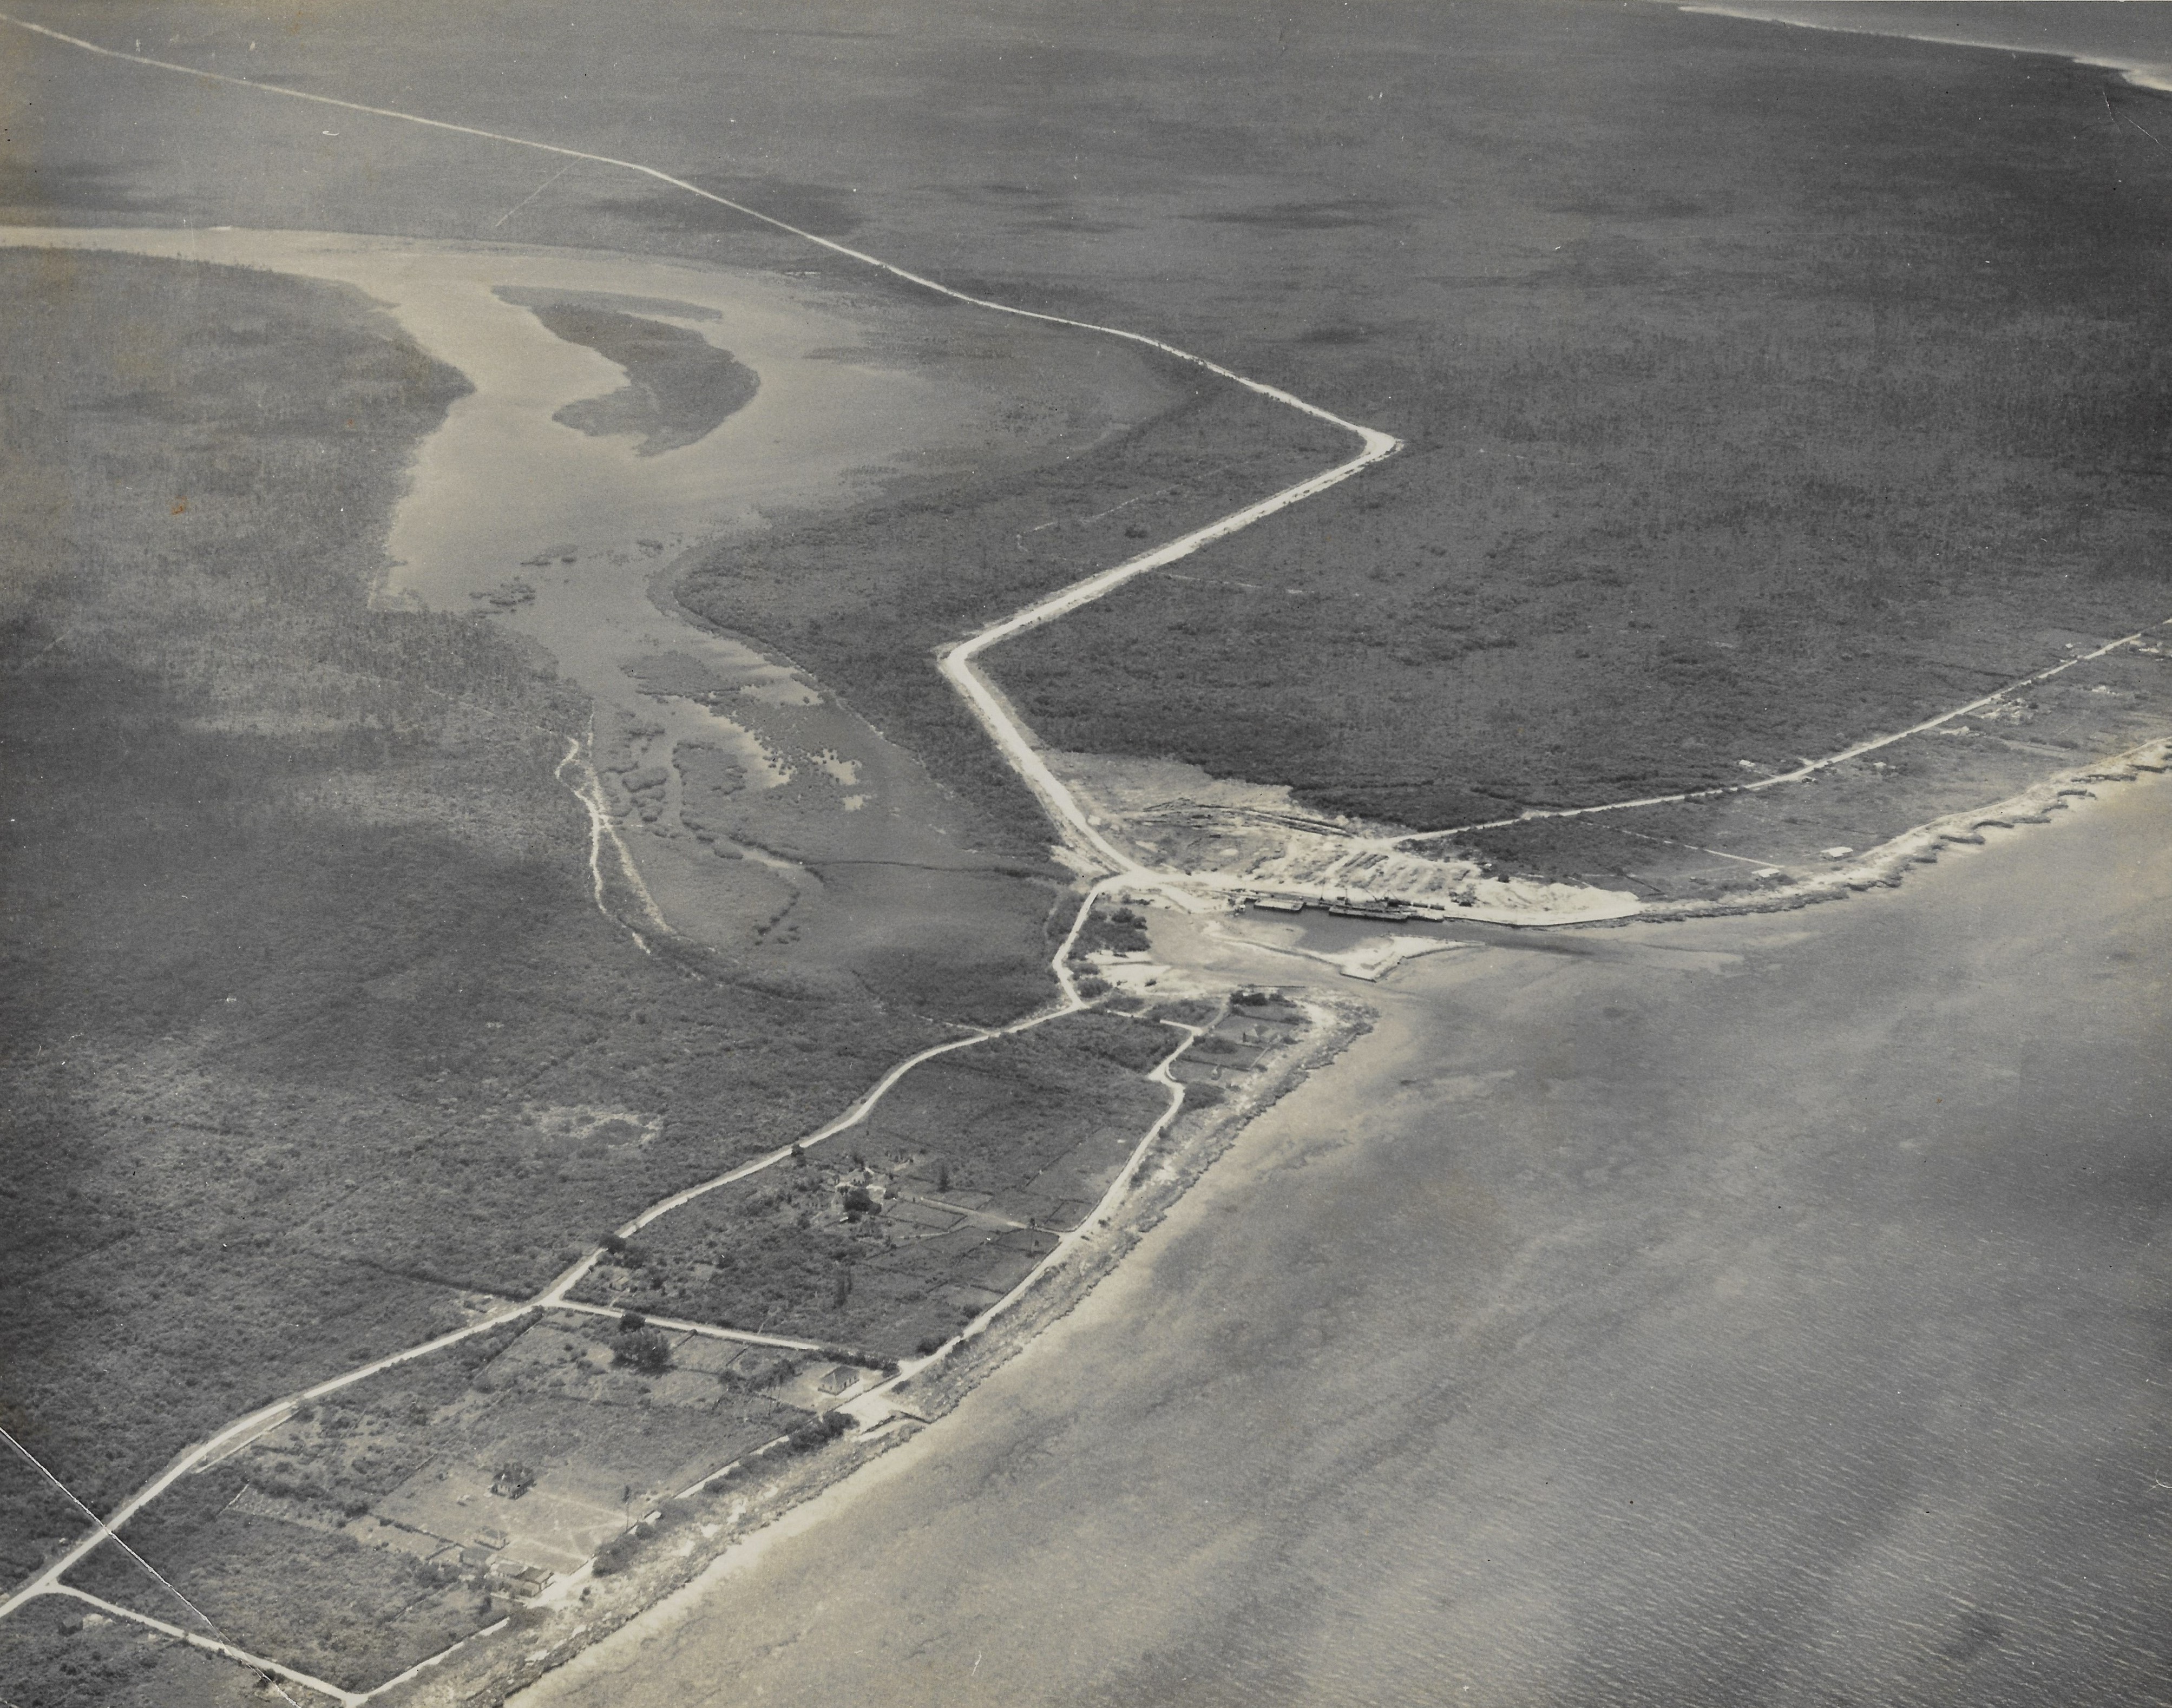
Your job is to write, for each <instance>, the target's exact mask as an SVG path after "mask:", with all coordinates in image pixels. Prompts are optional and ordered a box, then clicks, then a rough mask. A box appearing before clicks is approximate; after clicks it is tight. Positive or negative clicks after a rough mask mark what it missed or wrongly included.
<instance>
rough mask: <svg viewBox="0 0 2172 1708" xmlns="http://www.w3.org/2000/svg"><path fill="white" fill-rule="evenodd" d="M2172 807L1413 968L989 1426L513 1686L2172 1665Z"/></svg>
mask: <svg viewBox="0 0 2172 1708" xmlns="http://www.w3.org/2000/svg"><path fill="white" fill-rule="evenodd" d="M2168 833H2172V787H2168V786H2167V785H2166V784H2164V783H2163V782H2156V783H2144V784H2137V785H2133V786H2130V787H2127V788H2126V790H2124V791H2117V790H2115V791H2112V792H2110V798H2108V799H2107V800H2106V801H2105V802H2104V803H2101V804H2099V805H2097V806H2094V807H2092V808H2089V809H2087V810H2085V811H2078V812H2076V813H2074V814H2073V815H2072V816H2071V818H2070V819H2066V820H2062V822H2060V823H2058V824H2056V825H2053V826H2050V827H2046V828H2044V829H2041V830H2035V831H2033V832H2030V833H2026V834H2023V835H2016V836H2013V837H2009V838H2003V839H2000V841H1998V842H1997V843H1996V844H1995V845H1994V846H1991V847H1989V848H1987V849H1986V850H1984V851H1981V852H1971V853H1970V854H1968V855H1965V856H1960V857H1952V858H1949V860H1947V861H1945V862H1944V863H1942V864H1941V866H1940V867H1938V868H1935V869H1933V870H1929V871H1927V872H1923V873H1919V874H1917V875H1916V876H1914V877H1911V879H1910V880H1909V882H1908V884H1906V886H1905V887H1904V888H1903V889H1900V891H1898V892H1891V893H1878V894H1869V895H1865V896H1862V897H1858V898H1856V899H1854V900H1849V901H1847V902H1844V903H1838V904H1833V905H1826V906H1824V907H1820V908H1817V909H1813V910H1806V911H1804V912H1800V913H1795V914H1788V915H1782V916H1771V917H1766V918H1755V919H1732V920H1716V921H1700V922H1696V923H1691V924H1685V925H1675V926H1668V927H1652V926H1636V927H1626V928H1622V929H1618V930H1612V931H1593V932H1562V933H1557V934H1554V935H1552V936H1551V937H1546V938H1543V939H1541V938H1536V937H1533V938H1530V939H1524V940H1518V941H1515V942H1512V943H1509V944H1508V946H1506V947H1482V948H1466V949H1464V950H1460V951H1459V952H1457V953H1452V954H1446V955H1442V956H1437V957H1433V958H1430V959H1425V960H1422V961H1419V962H1417V963H1413V964H1411V965H1410V966H1408V967H1406V969H1403V970H1402V971H1401V972H1400V973H1398V974H1397V975H1395V977H1394V978H1393V979H1392V980H1390V983H1389V984H1388V985H1387V986H1384V987H1381V988H1380V989H1379V990H1378V991H1368V993H1367V994H1368V1000H1373V1001H1377V1002H1379V1005H1380V1008H1381V1023H1380V1024H1379V1026H1378V1027H1377V1028H1376V1029H1375V1030H1374V1032H1373V1033H1372V1034H1369V1035H1368V1036H1367V1037H1366V1038H1364V1039H1363V1040H1361V1041H1360V1042H1359V1044H1358V1045H1357V1046H1356V1047H1355V1048H1354V1049H1353V1050H1352V1051H1351V1052H1350V1053H1349V1054H1348V1055H1347V1056H1346V1057H1345V1058H1344V1059H1343V1061H1341V1063H1339V1064H1338V1065H1337V1066H1335V1067H1334V1068H1333V1069H1331V1070H1330V1071H1327V1072H1323V1073H1321V1074H1320V1075H1318V1076H1316V1077H1314V1079H1313V1080H1312V1081H1311V1082H1309V1084H1308V1085H1307V1086H1305V1087H1304V1088H1303V1089H1301V1090H1300V1091H1299V1092H1298V1093H1295V1094H1294V1095H1293V1096H1292V1097H1290V1098H1288V1099H1286V1100H1285V1102H1284V1103H1283V1104H1282V1105H1280V1106H1279V1107H1278V1108H1277V1109H1276V1110H1274V1111H1273V1112H1271V1114H1269V1115H1268V1116H1267V1117H1266V1118H1265V1119H1264V1120H1261V1122H1259V1123H1257V1124H1256V1125H1255V1126H1254V1127H1253V1128H1252V1129H1251V1130H1250V1131H1249V1132H1248V1133H1247V1134H1246V1135H1245V1136H1244V1137H1243V1139H1242V1140H1241V1141H1239V1146H1238V1147H1237V1148H1236V1149H1235V1150H1234V1151H1233V1152H1231V1153H1230V1154H1229V1155H1228V1157H1225V1158H1224V1159H1223V1163H1221V1164H1219V1165H1218V1166H1217V1168H1215V1169H1214V1170H1213V1171H1212V1174H1210V1175H1209V1176H1208V1178H1207V1180H1206V1181H1205V1182H1203V1183H1202V1185H1201V1186H1200V1187H1199V1188H1198V1189H1196V1190H1195V1191H1194V1193H1193V1194H1192V1195H1191V1196H1189V1197H1188V1198H1187V1199H1186V1200H1185V1202H1184V1203H1183V1204H1182V1205H1180V1206H1179V1208H1178V1209H1177V1211H1175V1213H1174V1214H1173V1215H1172V1216H1171V1217H1169V1220H1168V1221H1167V1222H1164V1224H1163V1225H1162V1227H1160V1228H1159V1229H1158V1230H1157V1231H1156V1232H1155V1233H1153V1234H1152V1235H1151V1236H1149V1238H1148V1241H1147V1242H1146V1243H1145V1244H1144V1245H1143V1246H1142V1248H1141V1249H1140V1251H1139V1252H1138V1253H1137V1254H1136V1255H1135V1257H1134V1258H1133V1259H1132V1261H1131V1262H1130V1263H1128V1264H1127V1265H1126V1267H1125V1268H1124V1269H1123V1270H1121V1271H1119V1272H1118V1274H1117V1275H1116V1276H1114V1277H1112V1278H1111V1280H1110V1281H1109V1282H1107V1283H1106V1284H1105V1285H1104V1286H1102V1287H1101V1288H1100V1289H1099V1291H1098V1292H1096V1293H1095V1294H1094V1296H1093V1297H1091V1298H1089V1300H1088V1301H1087V1302H1086V1303H1085V1304H1084V1305H1083V1306H1082V1307H1081V1308H1080V1309H1079V1310H1078V1311H1077V1312H1076V1313H1074V1314H1073V1316H1072V1317H1071V1318H1070V1319H1067V1321H1066V1322H1065V1323H1063V1324H1062V1325H1060V1326H1059V1327H1058V1328H1057V1329H1055V1330H1054V1331H1052V1332H1051V1333H1050V1334H1049V1335H1046V1337H1044V1338H1043V1339H1042V1340H1040V1341H1039V1342H1038V1343H1036V1345H1034V1346H1033V1347H1032V1348H1031V1349H1030V1350H1029V1351H1027V1352H1025V1353H1024V1354H1023V1355H1022V1356H1020V1357H1019V1359H1017V1360H1016V1361H1015V1362H1013V1364H1011V1365H1010V1366H1009V1367H1007V1368H1005V1369H1004V1370H1003V1371H1002V1372H999V1373H998V1374H997V1376H996V1377H994V1378H992V1379H991V1380H990V1381H989V1382H988V1383H987V1384H986V1385H985V1386H984V1387H983V1388H981V1390H980V1391H979V1392H978V1393H977V1394H976V1395H975V1396H974V1397H973V1398H972V1399H970V1401H969V1402H968V1403H967V1405H965V1408H964V1410H962V1411H961V1412H960V1413H959V1414H958V1415H955V1416H954V1417H953V1418H952V1419H950V1420H949V1421H946V1422H944V1423H943V1424H941V1425H939V1426H937V1427H936V1428H934V1429H933V1430H932V1431H929V1432H927V1434H926V1435H924V1436H922V1437H920V1438H919V1439H918V1440H917V1441H916V1442H912V1443H911V1444H909V1445H908V1446H906V1447H905V1448H901V1449H899V1450H898V1451H896V1452H895V1453H891V1454H890V1455H889V1456H888V1457H887V1458H885V1459H884V1461H882V1462H880V1463H879V1464H878V1466H877V1467H876V1469H875V1470H874V1473H873V1474H870V1475H866V1476H864V1477H863V1478H862V1479H860V1480H858V1484H857V1485H847V1491H849V1492H850V1493H851V1495H852V1498H850V1499H841V1498H835V1497H833V1498H831V1499H828V1500H826V1501H825V1502H824V1503H823V1504H822V1505H821V1507H820V1508H819V1509H818V1510H817V1512H815V1513H813V1514H810V1515H809V1522H808V1523H805V1524H804V1527H803V1528H800V1529H799V1531H798V1533H795V1534H789V1535H787V1536H784V1537H782V1538H781V1539H778V1540H777V1541H776V1542H775V1543H774V1544H771V1546H769V1547H768V1548H767V1550H766V1551H765V1552H764V1553H762V1554H761V1555H760V1556H759V1557H758V1558H757V1559H755V1560H754V1561H753V1563H751V1564H749V1565H747V1566H744V1567H743V1568H740V1569H738V1570H736V1571H734V1570H726V1571H721V1572H719V1573H718V1575H717V1576H715V1577H714V1578H712V1580H711V1581H709V1582H707V1583H705V1584H704V1585H702V1587H699V1588H698V1589H697V1590H696V1592H694V1593H691V1595H688V1596H686V1597H683V1598H680V1600H679V1601H677V1602H676V1603H671V1604H668V1605H667V1607H666V1608H665V1609H663V1610H660V1611H659V1613H657V1614H653V1615H651V1616H649V1617H648V1619H644V1620H643V1621H642V1622H641V1623H640V1624H639V1625H637V1626H636V1627H635V1628H634V1629H633V1630H630V1631H629V1632H628V1633H626V1634H625V1635H622V1636H621V1637H620V1638H618V1639H615V1640H613V1641H610V1642H608V1643H606V1644H605V1645H603V1646H601V1647H599V1649H598V1650H596V1651H594V1652H592V1654H591V1655H590V1656H589V1657H587V1658H585V1659H584V1660H583V1661H581V1662H577V1663H575V1664H574V1665H573V1667H571V1668H568V1669H567V1670H566V1671H565V1672H564V1673H561V1674H559V1675H556V1677H554V1678H551V1679H548V1680H546V1682H545V1683H544V1684H542V1685H540V1686H539V1687H537V1688H536V1689H535V1690H533V1691H531V1692H530V1693H529V1694H528V1695H526V1696H524V1698H522V1699H520V1700H522V1701H523V1702H524V1703H525V1704H528V1705H530V1708H535V1705H540V1704H545V1703H549V1704H553V1705H556V1704H583V1705H586V1704H600V1703H610V1704H611V1705H613V1708H646V1705H650V1704H657V1705H662V1704H666V1703H669V1704H671V1705H674V1708H679V1705H685V1704H696V1703H704V1702H739V1701H751V1700H761V1701H765V1702H777V1703H810V1704H812V1703H833V1702H837V1701H842V1700H868V1701H874V1702H880V1703H884V1704H895V1703H929V1704H936V1703H940V1704H944V1705H957V1704H972V1703H982V1702H985V1703H990V1704H1014V1703H1021V1702H1051V1703H1110V1704H1119V1703H1121V1704H1141V1703H1156V1704H1159V1703H1186V1704H1207V1703H1215V1704H1219V1703H1228V1704H1232V1705H1235V1704H1239V1703H1242V1704H1246V1705H1255V1704H1261V1703H1288V1704H1293V1705H1296V1704H1304V1705H1325V1708H1345V1705H1347V1708H1357V1705H1360V1704H1365V1705H1370V1704H1378V1703H1390V1702H1412V1703H1418V1702H1423V1703H1443V1702H1450V1703H1470V1704H1474V1705H1476V1704H1487V1705H1497V1708H1528V1705H1531V1704H1536V1703H1548V1704H1578V1705H1582V1704H1590V1705H1593V1708H1599V1705H1609V1708H1613V1705H1621V1704H1651V1705H1653V1708H1659V1705H1669V1708H1677V1705H1685V1704H1712V1705H1734V1704H1739V1703H1745V1702H1757V1703H1761V1704H1764V1703H1771V1704H1787V1705H1798V1704H1799V1705H1805V1708H1807V1705H1809V1704H1830V1703H1837V1702H1847V1701H1852V1702H1865V1703H1867V1702H1876V1703H1880V1704H1917V1703H1922V1704H1931V1703H1954V1704H1962V1703H1965V1704H1969V1705H1971V1708H1975V1705H1999V1708H2003V1705H2019V1704H2039V1703H2040V1704H2045V1705H2052V1704H2058V1705H2072V1704H2075V1703H2082V1702H2088V1703H2092V1704H2098V1703H2104V1704H2111V1703H2141V1702H2155V1701H2161V1700H2164V1699H2165V1695H2166V1694H2167V1691H2168V1688H2172V1669H2168V1655H2167V1643H2166V1628H2165V1626H2164V1620H2163V1608H2164V1605H2165V1603H2166V1598H2167V1594H2168V1592H2172V1535H2169V1534H2168V1525H2172V1502H2168V1499H2167V1496H2168V1494H2172V1475H2168V1474H2166V1470H2167V1467H2168V1466H2172V1414H2168V1412H2167V1410H2166V1408H2165V1406H2164V1403H2163V1399H2162V1392H2163V1390H2162V1388H2161V1387H2160V1386H2159V1384H2160V1383H2162V1382H2163V1380H2164V1376H2165V1372H2164V1338H2163V1334H2164V1322H2165V1320H2166V1308H2167V1306H2168V1304H2169V1303H2172V1292H2168V1279H2172V1240H2168V1238H2167V1236H2168V1233H2172V1216H2168V1211H2167V1203H2168V1199H2172V1152H2168V1149H2167V1147H2166V1143H2165V1131H2164V1116H2163V1110H2164V1109H2165V1108H2166V1107H2167V1106H2168V1103H2172V1050H2167V1049H2166V1047H2165V1046H2166V1044H2167V1042H2168V1039H2167V1035H2166V1034H2167V1014H2168V1009H2167V1000H2166V969H2167V968H2168V966H2172V910H2168V908H2167V905H2166V904H2167V903H2168V902H2172V834H2168ZM1201 947H1202V951H1203V952H1206V953H1214V954H1219V955H1222V956H1223V957H1224V958H1226V959H1228V965H1229V969H1230V970H1232V971H1242V970H1245V969H1247V968H1248V964H1247V963H1246V962H1245V961H1244V960H1243V959H1241V957H1242V956H1243V955H1244V954H1245V953H1247V952H1245V951H1243V950H1241V949H1239V948H1236V947H1234V946H1231V945H1228V944H1223V945H1219V946H1217V945H1213V944H1211V943H1205V942H1203V940H1202V945H1201ZM1261 959H1262V960H1263V961H1264V959H1265V958H1261ZM1274 965H1276V966H1277V967H1279V968H1285V969H1286V968H1288V967H1289V966H1291V965H1293V963H1290V962H1288V961H1286V960H1283V961H1278V962H1276V963H1274ZM1284 976H1287V974H1286V973H1285V974H1284ZM1342 988H1343V990H1344V991H1346V992H1347V991H1349V990H1350V989H1351V988H1352V987H1351V986H1347V985H1346V986H1342Z"/></svg>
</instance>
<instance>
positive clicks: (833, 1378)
mask: <svg viewBox="0 0 2172 1708" xmlns="http://www.w3.org/2000/svg"><path fill="white" fill-rule="evenodd" d="M859 1380H860V1372H858V1370H856V1369H854V1368H853V1367H852V1366H851V1365H849V1364H840V1365H837V1366H836V1367H835V1368H833V1369H831V1371H829V1372H827V1373H826V1374H825V1376H824V1377H823V1378H822V1379H821V1380H820V1381H819V1382H817V1383H815V1386H816V1387H817V1388H820V1389H821V1390H822V1392H823V1393H825V1394H842V1393H843V1392H844V1391H845V1390H846V1389H847V1388H854V1387H858V1385H859Z"/></svg>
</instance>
